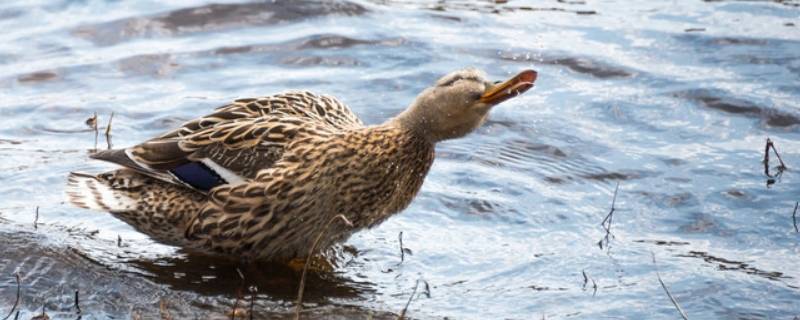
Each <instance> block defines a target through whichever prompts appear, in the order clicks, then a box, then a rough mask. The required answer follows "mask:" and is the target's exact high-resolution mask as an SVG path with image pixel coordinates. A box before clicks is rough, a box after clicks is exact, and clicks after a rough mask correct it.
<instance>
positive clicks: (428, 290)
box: [397, 279, 431, 320]
mask: <svg viewBox="0 0 800 320" xmlns="http://www.w3.org/2000/svg"><path fill="white" fill-rule="evenodd" d="M420 282H422V283H424V284H425V296H427V297H428V298H430V297H431V287H430V285H428V281H425V280H422V279H419V280H417V283H416V284H415V285H414V290H413V291H411V296H410V297H408V301H406V306H405V307H403V311H401V312H400V315H399V316H397V320H403V319H405V318H406V312H408V307H409V306H410V305H411V301H412V300H414V297H415V296H416V295H417V289H418V288H419V283H420Z"/></svg>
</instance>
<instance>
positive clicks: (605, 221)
mask: <svg viewBox="0 0 800 320" xmlns="http://www.w3.org/2000/svg"><path fill="white" fill-rule="evenodd" d="M618 192H619V182H617V186H616V188H614V197H613V198H611V209H610V210H609V211H608V214H607V215H606V217H605V218H604V219H603V222H600V226H602V227H603V229H605V230H606V235H605V236H604V237H603V238H602V239H600V242H598V243H597V245H598V246H600V250H602V249H603V242H605V243H606V249H609V248H610V244H611V237H613V235H612V234H611V223H612V222H613V221H614V211H616V210H617V209H616V204H617V193H618Z"/></svg>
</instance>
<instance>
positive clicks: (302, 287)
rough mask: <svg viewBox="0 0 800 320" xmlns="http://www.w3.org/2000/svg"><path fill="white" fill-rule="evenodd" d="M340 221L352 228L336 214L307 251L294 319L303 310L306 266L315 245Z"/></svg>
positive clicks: (350, 223)
mask: <svg viewBox="0 0 800 320" xmlns="http://www.w3.org/2000/svg"><path fill="white" fill-rule="evenodd" d="M336 219H340V220H342V222H344V224H345V225H347V226H348V227H353V223H352V222H350V220H347V217H345V216H344V215H342V214H338V215H336V216H335V217H333V218H331V219H330V220H329V221H328V223H327V224H325V226H324V227H322V230H320V231H319V234H318V235H317V238H316V239H314V243H313V244H311V248H310V249H308V255H307V256H306V263H305V264H303V273H302V274H301V275H300V288H298V289H297V301H296V305H295V307H294V319H295V320H299V319H300V310H302V309H303V291H304V290H305V286H306V273H307V272H308V265H309V263H310V262H311V258H313V257H314V252H315V251H316V250H317V245H319V241H320V240H322V236H323V235H324V234H325V232H326V231H328V228H329V227H330V226H331V225H332V224H333V222H334V220H336Z"/></svg>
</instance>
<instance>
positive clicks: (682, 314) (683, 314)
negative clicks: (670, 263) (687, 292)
mask: <svg viewBox="0 0 800 320" xmlns="http://www.w3.org/2000/svg"><path fill="white" fill-rule="evenodd" d="M650 254H651V255H653V265H655V266H656V277H658V282H659V283H661V287H662V288H664V292H666V293H667V296H668V297H669V300H670V301H672V304H673V305H674V306H675V309H677V310H678V313H680V314H681V317H682V318H683V320H689V317H688V316H687V315H686V312H683V309H682V308H681V306H680V305H679V304H678V300H675V297H673V296H672V293H670V292H669V289H668V288H667V285H666V284H664V280H661V273H659V272H658V264H657V263H656V254H655V253H653V252H650Z"/></svg>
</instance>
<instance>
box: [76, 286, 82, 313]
mask: <svg viewBox="0 0 800 320" xmlns="http://www.w3.org/2000/svg"><path fill="white" fill-rule="evenodd" d="M78 301H79V298H78V290H77V289H76V290H75V309H76V310H77V311H78V316H80V314H81V313H82V312H81V306H80V305H79V304H78Z"/></svg>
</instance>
